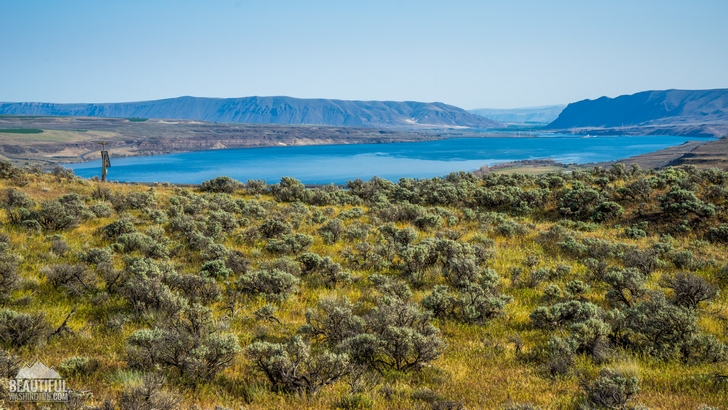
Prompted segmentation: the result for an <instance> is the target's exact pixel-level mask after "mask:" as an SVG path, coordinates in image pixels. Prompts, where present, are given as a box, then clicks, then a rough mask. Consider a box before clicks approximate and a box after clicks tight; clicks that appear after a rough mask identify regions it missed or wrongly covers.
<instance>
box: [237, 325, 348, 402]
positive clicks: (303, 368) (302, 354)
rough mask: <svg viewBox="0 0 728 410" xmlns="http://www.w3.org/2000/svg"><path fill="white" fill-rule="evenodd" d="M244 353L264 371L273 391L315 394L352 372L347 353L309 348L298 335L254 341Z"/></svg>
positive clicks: (257, 367)
mask: <svg viewBox="0 0 728 410" xmlns="http://www.w3.org/2000/svg"><path fill="white" fill-rule="evenodd" d="M246 353H247V356H248V358H249V359H250V361H251V362H252V363H253V366H255V368H256V369H258V370H260V371H261V372H263V373H264V374H265V375H266V377H267V378H268V381H269V382H270V383H271V387H272V389H273V390H274V391H285V392H292V393H308V394H313V395H315V394H316V393H318V392H319V390H321V388H323V387H325V386H327V385H329V384H332V383H335V382H337V381H338V380H339V379H341V378H342V377H344V376H346V375H347V374H349V373H350V372H351V367H350V365H349V358H348V356H347V355H346V354H337V353H332V352H331V351H328V350H312V349H311V346H310V345H309V344H307V343H306V342H304V341H303V339H302V338H301V337H298V336H296V337H293V338H291V339H290V340H289V341H288V343H286V344H280V343H268V342H255V343H253V344H251V345H250V346H248V347H247V349H246Z"/></svg>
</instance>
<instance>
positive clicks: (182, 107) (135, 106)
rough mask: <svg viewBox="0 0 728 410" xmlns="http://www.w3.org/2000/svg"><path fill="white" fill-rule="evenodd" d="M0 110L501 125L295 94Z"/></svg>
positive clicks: (2, 108) (4, 106)
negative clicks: (295, 95) (308, 97)
mask: <svg viewBox="0 0 728 410" xmlns="http://www.w3.org/2000/svg"><path fill="white" fill-rule="evenodd" d="M0 114H5V115H41V116H74V117H108V118H133V117H137V118H164V119H185V120H198V121H210V122H229V123H251V124H288V125H302V124H311V125H332V126H354V127H420V126H430V127H474V128H488V127H494V126H498V125H499V124H498V123H496V122H494V121H492V120H488V119H486V118H483V117H480V116H477V115H474V114H471V113H469V112H467V111H465V110H463V109H461V108H458V107H454V106H452V105H447V104H443V103H423V102H414V101H405V102H395V101H346V100H330V99H300V98H292V97H244V98H200V97H179V98H170V99H164V100H154V101H142V102H127V103H103V104H56V103H41V102H20V103H0Z"/></svg>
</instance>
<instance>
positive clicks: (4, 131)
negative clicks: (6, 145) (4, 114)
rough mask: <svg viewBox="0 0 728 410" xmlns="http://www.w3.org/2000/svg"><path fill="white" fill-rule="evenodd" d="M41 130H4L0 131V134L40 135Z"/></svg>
mask: <svg viewBox="0 0 728 410" xmlns="http://www.w3.org/2000/svg"><path fill="white" fill-rule="evenodd" d="M42 133H43V130H39V129H36V128H5V129H0V134H42Z"/></svg>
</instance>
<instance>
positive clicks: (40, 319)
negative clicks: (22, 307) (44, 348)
mask: <svg viewBox="0 0 728 410" xmlns="http://www.w3.org/2000/svg"><path fill="white" fill-rule="evenodd" d="M49 334H50V325H49V324H48V322H46V319H45V315H44V314H43V313H19V312H16V311H14V310H9V309H3V310H0V344H2V345H3V346H6V347H24V346H35V345H38V344H40V343H42V342H44V341H45V340H46V337H47V336H48V335H49Z"/></svg>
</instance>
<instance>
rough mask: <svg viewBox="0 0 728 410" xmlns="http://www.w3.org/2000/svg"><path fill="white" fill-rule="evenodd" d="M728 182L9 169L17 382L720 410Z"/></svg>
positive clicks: (677, 176) (90, 390) (10, 299)
mask: <svg viewBox="0 0 728 410" xmlns="http://www.w3.org/2000/svg"><path fill="white" fill-rule="evenodd" d="M727 182H728V173H726V172H723V171H719V170H715V169H711V170H697V169H695V168H690V167H684V168H670V169H666V170H662V171H641V170H640V169H639V168H636V167H634V168H630V169H626V168H625V167H624V166H622V165H619V164H618V165H616V166H614V167H611V168H609V169H594V170H592V171H579V170H577V171H573V172H569V173H551V174H546V175H519V174H513V175H506V174H487V175H485V176H483V177H482V178H479V177H476V176H474V175H472V174H466V173H458V174H451V175H448V176H447V177H445V178H442V179H440V178H435V179H431V180H408V179H403V180H400V181H399V182H397V183H391V182H389V181H385V180H381V179H373V180H371V181H368V182H364V181H352V182H350V183H349V184H348V185H347V189H339V188H336V187H333V186H332V187H324V188H320V189H306V188H305V187H304V186H303V185H301V184H300V183H299V182H298V181H296V180H293V179H290V178H284V179H283V180H282V181H281V183H280V184H276V185H266V184H265V183H264V182H262V181H248V182H247V183H246V184H244V185H243V184H240V183H238V182H236V181H233V180H231V179H228V178H224V177H222V178H216V179H214V180H211V181H207V182H206V183H204V184H202V186H201V187H199V188H195V189H187V188H178V187H173V186H167V185H155V186H154V187H148V186H141V185H120V184H113V183H101V182H98V181H89V180H82V179H80V178H77V177H75V176H74V175H73V174H72V172H70V171H68V170H64V169H63V168H56V169H55V170H54V172H53V173H42V172H40V171H38V170H36V169H25V170H23V169H19V168H16V167H14V166H12V165H10V164H9V163H1V164H0V187H1V189H2V206H3V211H2V215H0V218H1V220H2V227H1V228H0V230H1V231H2V232H1V233H0V349H1V350H0V378H4V379H7V378H11V377H14V376H15V374H16V373H17V370H18V368H19V366H20V365H21V364H22V363H23V362H28V361H32V360H34V359H35V358H38V359H40V360H42V361H43V362H44V363H46V364H48V365H51V366H55V367H56V369H58V370H59V372H60V373H61V374H62V375H63V376H64V377H66V378H67V379H68V386H69V387H71V388H74V389H75V390H76V391H74V392H73V394H72V401H71V403H69V407H71V408H76V409H80V408H99V409H113V408H120V409H173V408H183V409H190V408H200V409H213V408H216V406H219V407H220V408H236V409H237V408H240V407H242V408H250V409H257V408H259V409H263V408H283V409H285V408H289V409H301V408H310V409H318V408H341V409H357V408H374V409H391V408H402V409H405V408H407V409H409V408H420V409H461V408H494V409H497V408H504V409H538V408H543V409H546V408H554V409H563V408H566V409H599V408H610V409H612V408H613V409H616V408H641V409H646V408H653V409H698V408H701V409H704V410H707V409H712V408H719V407H718V406H720V405H723V404H725V403H726V402H728V365H727V364H726V359H728V350H726V342H727V340H726V328H727V326H728V311H726V308H727V307H728V298H727V297H726V296H725V289H726V286H728V264H727V261H726V245H727V244H728V208H727V205H728V184H727ZM6 389H7V383H6V381H0V407H2V406H5V407H10V406H12V405H13V404H11V403H7V402H4V401H3V400H5V399H6V398H7V396H6V394H7V391H6ZM28 408H31V407H30V406H28Z"/></svg>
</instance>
